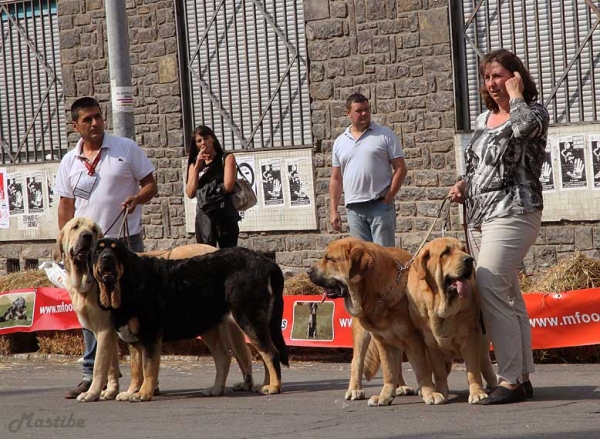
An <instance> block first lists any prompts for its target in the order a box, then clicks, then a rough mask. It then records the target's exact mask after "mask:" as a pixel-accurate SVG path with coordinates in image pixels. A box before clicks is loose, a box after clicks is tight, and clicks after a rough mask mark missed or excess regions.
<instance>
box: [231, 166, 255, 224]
mask: <svg viewBox="0 0 600 439" xmlns="http://www.w3.org/2000/svg"><path fill="white" fill-rule="evenodd" d="M235 161H236V162H237V165H238V176H237V178H242V177H244V178H245V179H246V180H247V181H248V183H250V186H251V187H252V190H253V191H254V193H255V194H258V181H257V178H256V165H255V163H254V157H253V156H251V155H247V156H246V155H236V156H235ZM254 212H256V206H254V207H251V208H250V209H248V210H245V211H243V212H239V214H240V217H241V218H242V219H241V220H240V222H244V220H245V219H247V218H248V217H250V216H251V215H253V214H254Z"/></svg>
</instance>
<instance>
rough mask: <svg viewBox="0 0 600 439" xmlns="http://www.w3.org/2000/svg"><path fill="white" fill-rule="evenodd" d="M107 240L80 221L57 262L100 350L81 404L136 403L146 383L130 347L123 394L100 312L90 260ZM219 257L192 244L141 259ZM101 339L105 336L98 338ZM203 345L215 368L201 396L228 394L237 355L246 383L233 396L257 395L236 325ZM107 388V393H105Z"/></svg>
mask: <svg viewBox="0 0 600 439" xmlns="http://www.w3.org/2000/svg"><path fill="white" fill-rule="evenodd" d="M102 237H103V234H102V230H101V229H100V226H98V225H97V224H96V223H95V222H94V221H92V220H91V219H88V218H84V217H76V218H73V219H71V220H70V221H68V222H67V224H65V226H64V227H63V229H62V230H61V231H60V233H59V235H58V238H57V245H56V247H55V249H54V260H55V261H56V262H59V261H63V262H64V265H65V271H66V272H67V276H66V281H67V291H68V292H69V295H70V297H71V302H72V303H73V309H74V311H75V312H76V314H77V317H78V319H79V321H80V323H81V324H82V326H84V327H87V328H88V329H90V330H91V331H92V332H94V334H95V335H96V338H97V339H98V346H97V350H96V361H95V364H94V376H93V379H92V385H91V387H90V389H89V390H88V391H87V392H84V393H82V394H80V395H79V396H78V398H77V400H78V401H80V402H89V401H97V400H98V399H101V400H108V399H117V400H119V401H136V398H137V396H138V392H139V390H140V387H141V385H142V382H143V375H142V369H143V357H142V351H141V348H139V346H132V345H130V350H129V353H130V365H131V382H130V385H129V387H128V388H127V390H126V391H124V392H120V393H119V375H120V374H119V358H118V354H119V348H118V343H117V335H116V331H115V328H114V325H113V321H112V318H111V315H110V312H109V311H108V310H103V309H102V308H101V307H100V299H99V288H98V283H97V282H96V280H95V279H94V277H93V275H92V273H91V271H90V267H89V258H90V252H91V248H92V245H93V244H94V243H95V242H96V241H97V240H98V239H100V238H102ZM214 251H216V248H215V247H212V246H209V245H204V244H188V245H182V246H178V247H174V248H171V249H166V250H155V251H150V252H145V253H141V255H146V256H152V257H157V258H162V259H169V260H180V259H185V258H190V257H194V256H199V255H203V254H206V253H211V252H214ZM100 333H102V334H103V335H102V336H99V334H100ZM201 335H202V341H203V342H204V343H205V344H206V346H207V347H208V348H209V350H210V353H211V355H212V356H213V359H214V362H215V368H216V376H215V381H214V384H213V385H212V386H211V387H207V388H205V389H203V390H202V394H203V395H205V396H217V395H223V394H225V391H226V388H225V384H226V381H227V376H228V373H229V369H230V366H231V353H230V350H231V351H232V352H233V354H234V356H235V358H236V360H237V363H238V365H239V367H240V370H241V372H242V378H243V381H242V382H239V383H235V384H234V385H233V390H236V391H254V390H255V389H254V380H253V375H252V354H251V352H250V349H249V347H248V345H247V344H246V339H245V336H244V334H243V333H242V331H241V330H240V328H239V327H238V326H237V324H236V323H235V322H234V321H233V320H232V319H231V318H230V317H227V318H224V319H223V320H222V321H221V323H220V324H218V325H217V326H215V327H213V328H211V329H209V330H207V331H205V332H204V333H202V334H201ZM107 383H108V385H107V386H106V389H105V390H104V391H103V390H102V388H103V387H104V386H105V385H106V384H107Z"/></svg>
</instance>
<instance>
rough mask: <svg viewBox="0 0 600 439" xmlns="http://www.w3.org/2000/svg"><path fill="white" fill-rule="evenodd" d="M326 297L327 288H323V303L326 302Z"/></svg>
mask: <svg viewBox="0 0 600 439" xmlns="http://www.w3.org/2000/svg"><path fill="white" fill-rule="evenodd" d="M325 299H327V290H323V296H321V303H323V302H325Z"/></svg>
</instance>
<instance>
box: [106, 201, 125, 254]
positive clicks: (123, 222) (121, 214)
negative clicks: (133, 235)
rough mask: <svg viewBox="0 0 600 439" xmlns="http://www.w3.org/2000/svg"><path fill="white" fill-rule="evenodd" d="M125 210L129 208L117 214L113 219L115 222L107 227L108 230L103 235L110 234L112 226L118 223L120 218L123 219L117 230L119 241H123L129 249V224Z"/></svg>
mask: <svg viewBox="0 0 600 439" xmlns="http://www.w3.org/2000/svg"><path fill="white" fill-rule="evenodd" d="M127 209H129V206H125V207H124V208H123V210H121V213H119V215H118V216H117V217H116V218H115V220H114V221H113V223H112V224H111V225H110V226H108V229H107V230H106V231H105V232H104V234H105V235H106V234H108V232H110V230H111V229H112V228H113V226H114V225H115V224H116V223H117V221H119V218H121V216H122V217H123V221H122V222H121V228H120V229H119V235H118V237H119V239H121V238H122V239H124V240H125V241H126V243H127V247H129V223H128V222H127Z"/></svg>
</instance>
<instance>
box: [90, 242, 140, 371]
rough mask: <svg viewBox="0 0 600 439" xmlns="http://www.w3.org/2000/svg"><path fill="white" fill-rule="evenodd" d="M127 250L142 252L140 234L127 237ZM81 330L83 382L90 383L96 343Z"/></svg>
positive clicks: (92, 337) (91, 333) (93, 338)
mask: <svg viewBox="0 0 600 439" xmlns="http://www.w3.org/2000/svg"><path fill="white" fill-rule="evenodd" d="M121 241H123V242H125V244H127V241H126V240H124V239H121ZM129 249H130V250H133V251H134V252H143V251H144V241H143V240H142V234H141V233H138V234H137V235H132V236H130V237H129ZM82 329H83V342H84V343H85V352H84V353H83V366H82V369H83V380H84V381H92V376H93V375H94V361H95V360H96V347H97V346H98V342H97V341H96V337H95V336H94V333H93V332H92V331H90V330H89V329H85V328H82Z"/></svg>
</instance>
